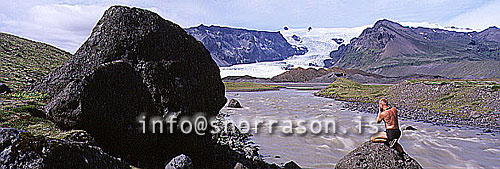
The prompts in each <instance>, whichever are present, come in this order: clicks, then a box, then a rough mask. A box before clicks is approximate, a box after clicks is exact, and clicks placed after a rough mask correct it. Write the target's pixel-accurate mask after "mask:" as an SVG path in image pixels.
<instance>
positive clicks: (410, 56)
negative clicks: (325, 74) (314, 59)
mask: <svg viewBox="0 0 500 169" xmlns="http://www.w3.org/2000/svg"><path fill="white" fill-rule="evenodd" d="M330 57H331V59H328V60H325V65H326V67H331V66H338V67H342V68H354V69H361V70H364V71H368V72H371V73H377V74H381V75H386V76H405V75H409V73H411V74H415V73H417V74H429V73H431V74H429V75H440V76H446V77H451V78H494V77H500V73H498V72H499V71H500V68H492V69H482V68H481V67H477V65H485V64H486V65H488V64H490V65H497V64H498V63H500V62H499V61H500V30H498V28H496V27H490V28H488V29H485V30H483V31H481V32H476V31H473V32H456V31H448V30H444V29H437V28H424V27H416V28H415V27H409V26H402V25H401V24H399V23H396V22H393V21H390V20H386V19H384V20H379V21H377V22H376V23H375V24H374V26H373V27H370V28H367V29H365V30H363V32H362V33H361V35H360V36H358V37H356V38H353V39H352V40H351V41H350V43H349V44H347V45H342V46H340V47H339V48H338V50H334V51H332V52H331V53H330ZM456 63H462V64H458V65H457V64H456ZM440 67H446V68H449V69H446V70H445V69H439V68H440ZM487 67H493V66H487ZM460 68H462V69H468V70H464V71H463V72H456V71H451V70H453V69H460ZM405 69H407V70H406V71H401V70H405ZM434 70H438V71H434Z"/></svg>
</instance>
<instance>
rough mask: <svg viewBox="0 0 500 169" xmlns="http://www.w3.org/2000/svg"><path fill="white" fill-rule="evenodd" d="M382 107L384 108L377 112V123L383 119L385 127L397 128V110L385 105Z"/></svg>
mask: <svg viewBox="0 0 500 169" xmlns="http://www.w3.org/2000/svg"><path fill="white" fill-rule="evenodd" d="M383 109H386V110H384V111H383V112H381V113H379V114H378V117H377V123H380V122H381V121H382V120H383V121H384V122H385V128H386V129H399V123H398V110H397V109H396V108H394V107H392V108H390V107H389V106H387V105H386V106H385V107H383Z"/></svg>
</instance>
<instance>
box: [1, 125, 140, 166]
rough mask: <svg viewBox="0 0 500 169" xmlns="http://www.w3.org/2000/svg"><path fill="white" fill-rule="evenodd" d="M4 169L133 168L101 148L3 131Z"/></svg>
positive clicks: (18, 132)
mask: <svg viewBox="0 0 500 169" xmlns="http://www.w3.org/2000/svg"><path fill="white" fill-rule="evenodd" d="M0 148H1V153H0V168H130V165H128V164H127V163H125V162H123V161H121V160H120V159H117V158H115V157H112V156H110V155H108V154H107V153H105V152H104V151H102V149H101V148H99V147H96V146H92V145H89V144H87V143H82V142H72V141H67V140H57V139H48V138H45V137H40V136H32V135H30V134H29V133H27V132H22V131H19V130H17V129H12V128H1V129H0Z"/></svg>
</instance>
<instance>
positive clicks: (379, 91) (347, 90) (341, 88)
mask: <svg viewBox="0 0 500 169" xmlns="http://www.w3.org/2000/svg"><path fill="white" fill-rule="evenodd" d="M387 87H388V86H386V85H363V84H359V83H357V82H354V81H352V80H349V79H345V78H337V80H335V82H333V83H332V84H330V85H329V86H328V87H326V88H325V89H323V90H321V91H319V92H317V93H316V95H320V96H324V97H331V98H335V99H337V100H343V101H358V102H367V103H374V102H377V100H378V99H380V98H382V97H383V96H384V95H385V93H386V91H385V89H386V88H387Z"/></svg>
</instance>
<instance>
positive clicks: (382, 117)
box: [370, 99, 404, 153]
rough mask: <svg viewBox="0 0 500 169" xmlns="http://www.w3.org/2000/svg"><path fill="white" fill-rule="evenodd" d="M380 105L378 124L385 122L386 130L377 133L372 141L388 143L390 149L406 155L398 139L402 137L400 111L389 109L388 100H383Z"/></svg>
mask: <svg viewBox="0 0 500 169" xmlns="http://www.w3.org/2000/svg"><path fill="white" fill-rule="evenodd" d="M378 105H379V112H378V116H377V123H380V122H382V121H384V122H385V129H386V130H385V131H382V132H378V133H375V134H374V135H373V136H372V137H371V138H370V140H371V141H372V142H374V143H388V144H389V146H390V147H392V148H394V149H396V150H397V151H398V152H399V153H404V152H403V147H401V145H399V144H398V139H399V137H400V136H401V130H399V123H398V110H397V109H396V108H394V107H389V106H388V104H387V100H386V99H381V100H380V101H379V102H378Z"/></svg>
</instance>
